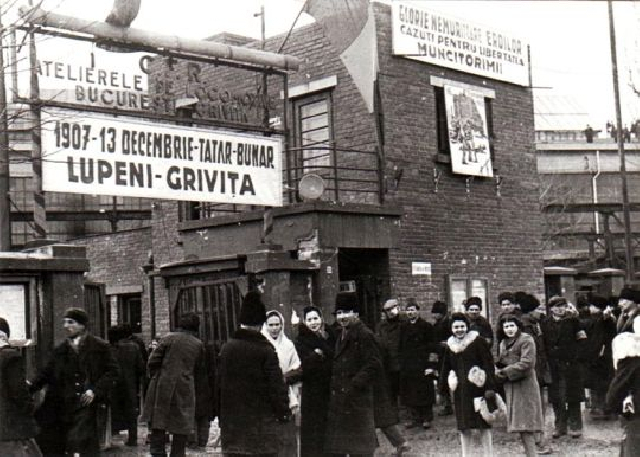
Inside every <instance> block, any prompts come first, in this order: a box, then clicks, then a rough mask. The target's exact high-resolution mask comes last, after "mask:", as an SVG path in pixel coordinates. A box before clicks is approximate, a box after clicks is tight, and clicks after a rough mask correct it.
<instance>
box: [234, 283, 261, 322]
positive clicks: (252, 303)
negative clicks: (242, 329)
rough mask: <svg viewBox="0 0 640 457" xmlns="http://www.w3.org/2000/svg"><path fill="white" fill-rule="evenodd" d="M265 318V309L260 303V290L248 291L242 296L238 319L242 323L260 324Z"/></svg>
mask: <svg viewBox="0 0 640 457" xmlns="http://www.w3.org/2000/svg"><path fill="white" fill-rule="evenodd" d="M266 320H267V310H266V309H265V307H264V303H262V297H261V296H260V292H257V291H254V290H252V291H250V292H247V295H245V296H244V300H243V301H242V306H241V307H240V317H239V321H240V323H241V324H242V325H252V326H256V325H262V324H264V322H265V321H266Z"/></svg>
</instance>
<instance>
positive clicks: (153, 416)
mask: <svg viewBox="0 0 640 457" xmlns="http://www.w3.org/2000/svg"><path fill="white" fill-rule="evenodd" d="M199 330H200V318H199V317H198V315H197V314H191V313H188V314H185V315H183V316H182V317H181V318H180V322H179V327H178V330H177V331H175V332H172V333H169V334H168V335H167V336H165V337H164V338H162V339H161V340H160V342H159V343H158V347H157V348H156V349H155V350H154V351H153V352H152V353H151V356H150V357H149V361H148V362H147V368H148V370H149V376H150V377H151V380H150V381H149V388H148V389H147V395H146V397H145V402H144V410H143V413H142V420H144V421H145V422H149V429H150V430H151V435H150V443H151V446H150V452H151V455H152V456H153V457H162V456H166V453H165V434H166V433H170V434H171V435H173V439H172V441H171V455H172V456H184V455H186V445H187V439H188V437H189V435H190V434H192V433H195V428H196V426H195V417H196V390H197V389H198V388H199V387H200V386H203V385H206V382H207V381H206V377H207V372H206V367H205V360H204V346H203V344H202V341H200V339H199V338H198V337H197V335H198V331H199Z"/></svg>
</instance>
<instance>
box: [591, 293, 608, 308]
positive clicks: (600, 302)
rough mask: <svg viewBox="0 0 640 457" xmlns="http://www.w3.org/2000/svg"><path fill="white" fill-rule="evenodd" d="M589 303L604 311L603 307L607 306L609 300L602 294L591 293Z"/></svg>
mask: <svg viewBox="0 0 640 457" xmlns="http://www.w3.org/2000/svg"><path fill="white" fill-rule="evenodd" d="M589 304H590V305H593V306H595V307H596V308H598V309H601V310H602V311H604V309H605V308H606V307H607V306H609V301H608V300H607V299H606V298H604V297H603V296H602V295H592V296H591V300H590V301H589Z"/></svg>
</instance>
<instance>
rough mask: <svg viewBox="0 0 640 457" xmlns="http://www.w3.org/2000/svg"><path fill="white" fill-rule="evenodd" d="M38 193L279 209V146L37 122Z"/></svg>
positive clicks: (177, 132) (143, 126)
mask: <svg viewBox="0 0 640 457" xmlns="http://www.w3.org/2000/svg"><path fill="white" fill-rule="evenodd" d="M42 156H43V159H42V174H43V176H42V186H43V190H46V191H56V192H72V193H78V194H88V195H118V196H126V197H146V198H155V199H171V200H188V201H203V202H219V203H236V204H250V205H266V206H282V143H281V140H280V139H278V138H271V137H263V136H256V135H244V134H239V133H233V132H227V131H219V130H209V129H202V128H191V127H183V126H176V125H167V124H157V123H145V122H140V121H132V120H118V119H113V118H106V117H98V116H87V115H84V114H80V113H76V112H67V111H62V110H53V111H50V112H49V114H48V115H46V116H45V115H44V114H43V126H42Z"/></svg>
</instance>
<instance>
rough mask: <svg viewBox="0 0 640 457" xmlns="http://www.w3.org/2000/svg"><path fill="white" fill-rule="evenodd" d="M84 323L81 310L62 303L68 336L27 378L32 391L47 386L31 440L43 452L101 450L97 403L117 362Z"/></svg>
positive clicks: (103, 399)
mask: <svg viewBox="0 0 640 457" xmlns="http://www.w3.org/2000/svg"><path fill="white" fill-rule="evenodd" d="M88 324H89V317H88V315H87V313H86V312H85V311H84V310H82V309H79V308H69V309H67V311H66V312H65V314H64V330H65V332H66V335H67V338H66V340H65V341H64V342H63V343H61V344H60V345H59V346H57V347H56V348H55V349H54V351H53V354H52V356H51V359H50V360H49V362H48V364H47V365H46V366H45V367H44V369H43V370H42V371H41V372H40V373H39V374H38V376H37V377H36V378H35V379H34V380H33V382H32V386H31V391H32V392H36V391H38V390H40V389H42V388H43V387H45V386H47V387H48V389H47V394H46V397H45V400H44V403H43V405H42V407H41V408H40V411H39V415H38V417H37V419H38V420H39V422H40V424H39V425H40V426H41V434H40V435H39V436H38V437H37V438H36V440H37V441H38V444H39V445H40V448H41V449H42V453H43V454H44V455H47V454H54V455H55V454H64V453H65V452H67V453H70V454H73V453H78V454H80V456H96V455H98V454H99V453H100V442H99V430H98V408H99V405H100V404H104V403H105V402H107V400H108V396H109V392H110V389H111V387H112V386H113V384H114V383H115V382H117V380H118V364H117V362H116V360H115V358H114V357H113V355H112V353H111V348H110V347H109V344H108V343H107V342H106V341H103V340H102V339H100V338H97V337H95V336H93V335H91V334H90V333H88V331H87V326H88Z"/></svg>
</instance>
